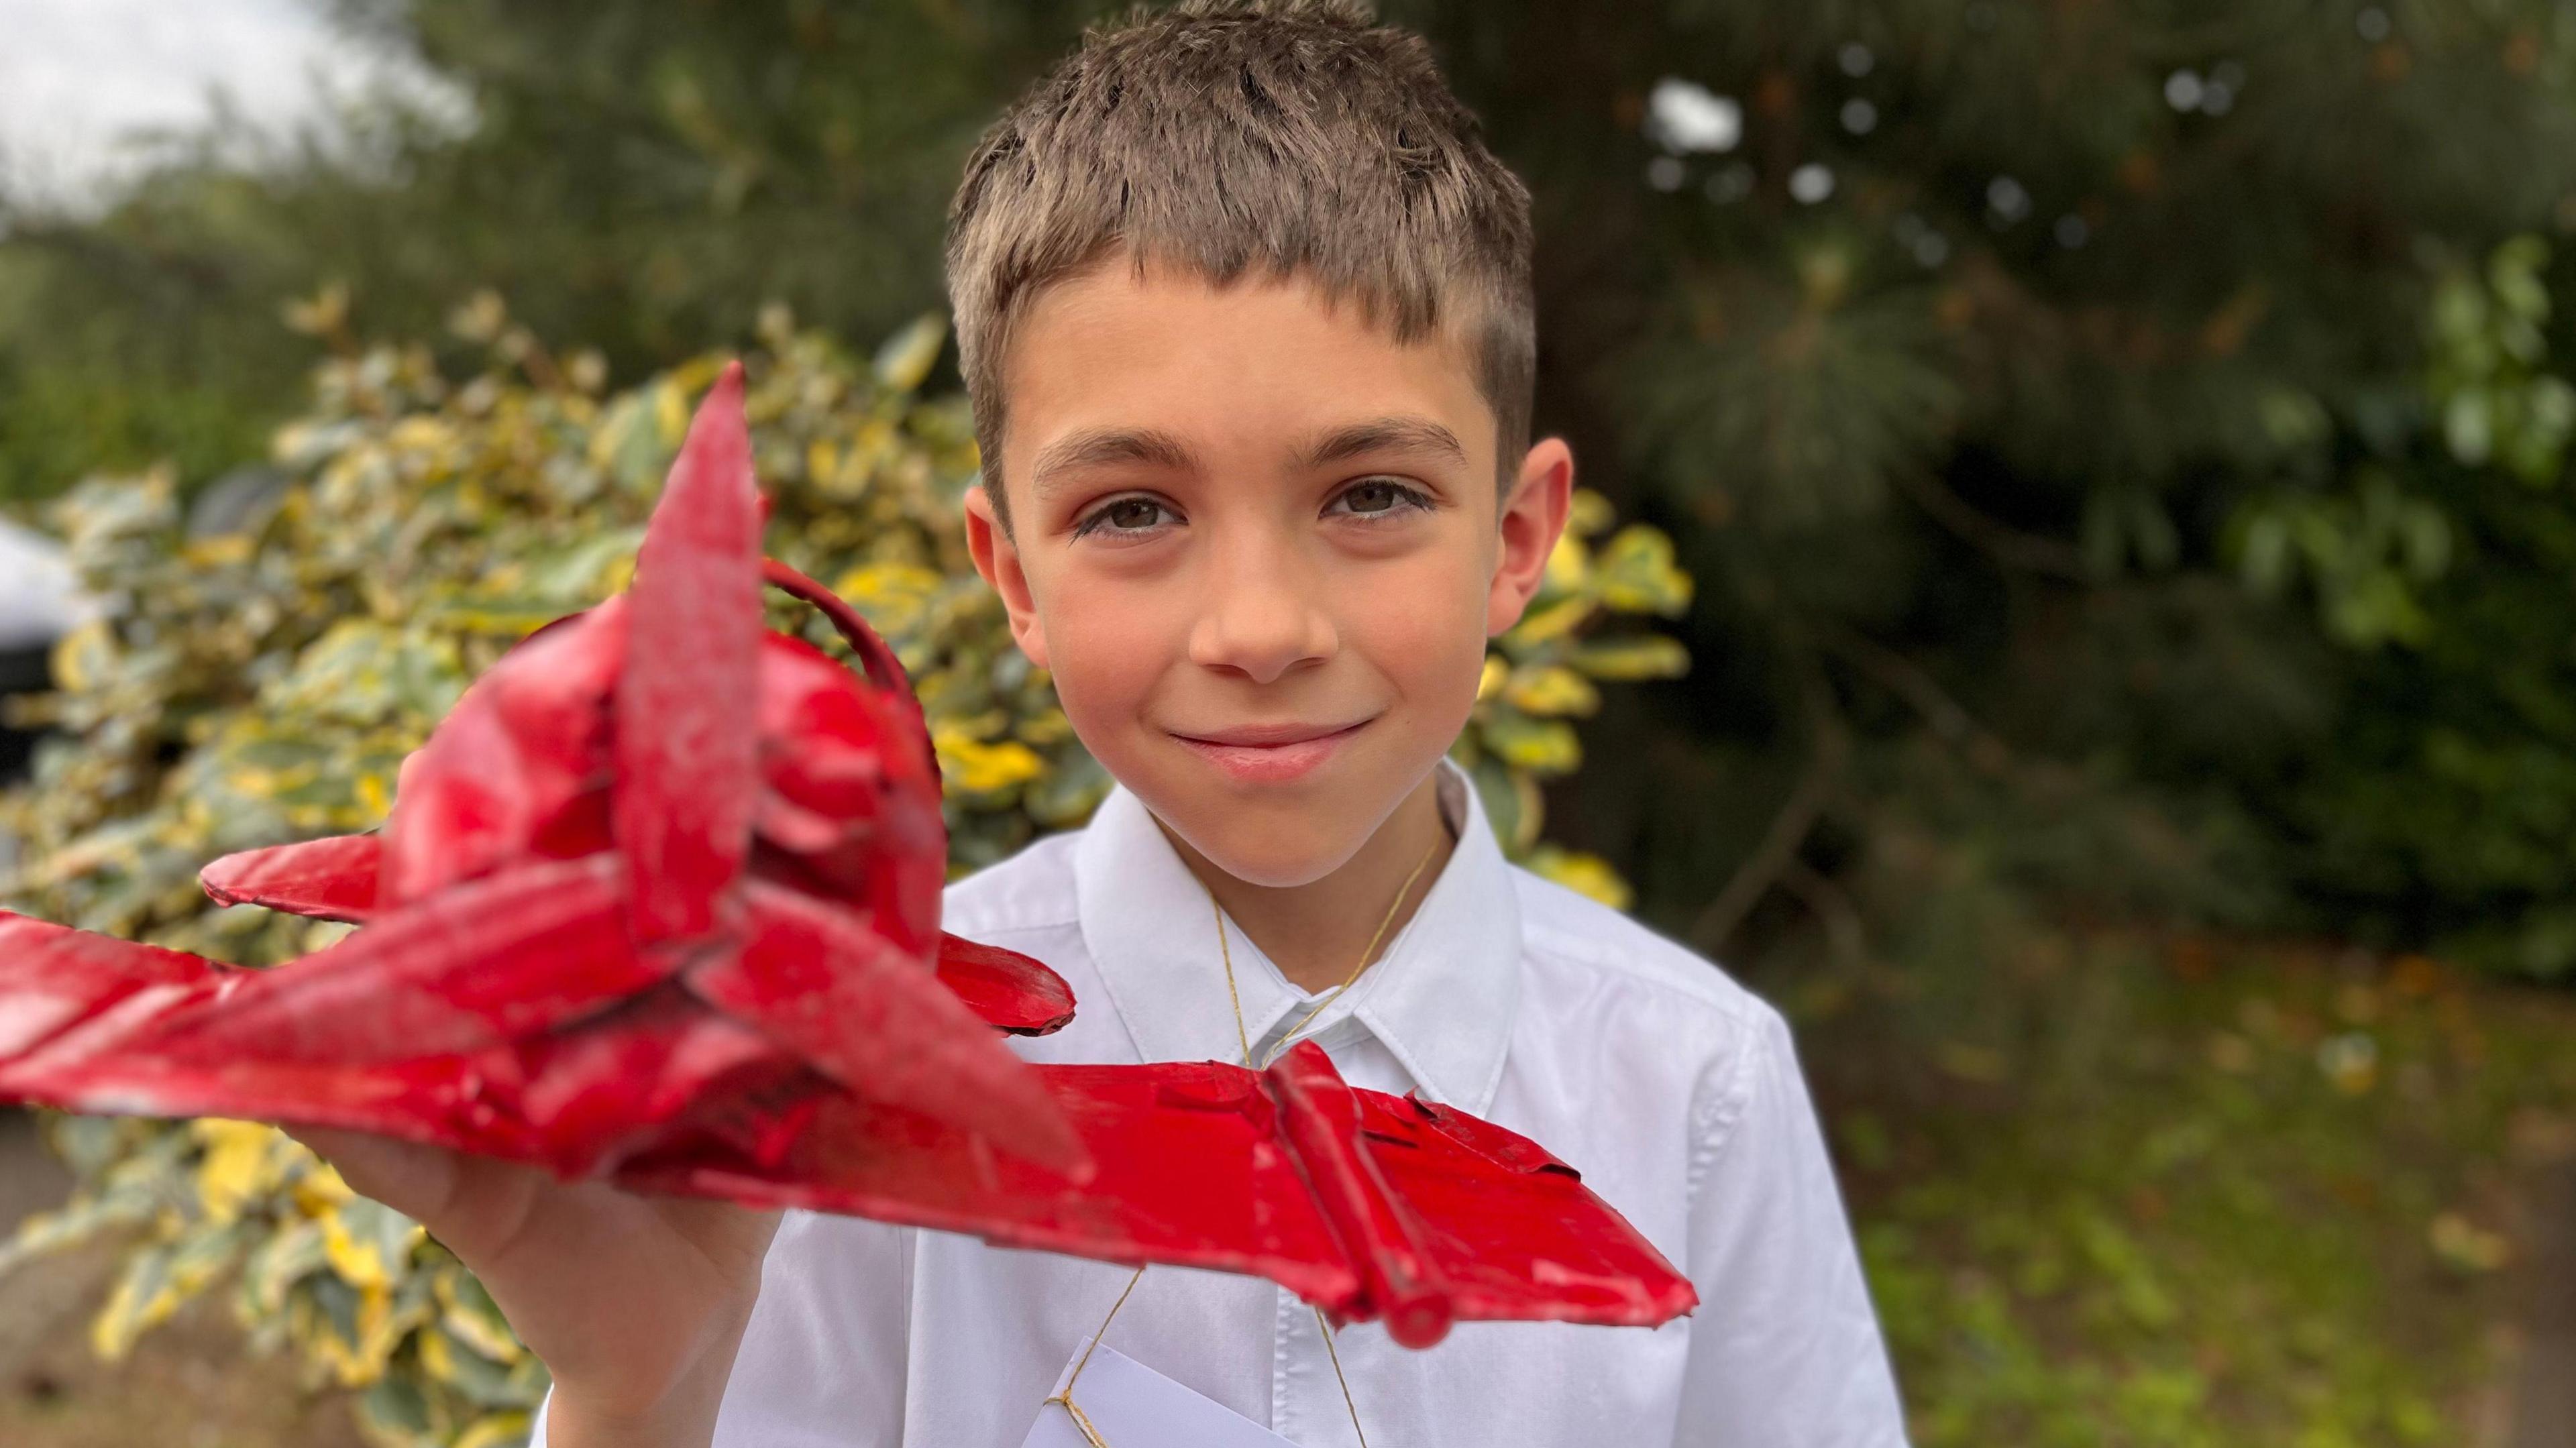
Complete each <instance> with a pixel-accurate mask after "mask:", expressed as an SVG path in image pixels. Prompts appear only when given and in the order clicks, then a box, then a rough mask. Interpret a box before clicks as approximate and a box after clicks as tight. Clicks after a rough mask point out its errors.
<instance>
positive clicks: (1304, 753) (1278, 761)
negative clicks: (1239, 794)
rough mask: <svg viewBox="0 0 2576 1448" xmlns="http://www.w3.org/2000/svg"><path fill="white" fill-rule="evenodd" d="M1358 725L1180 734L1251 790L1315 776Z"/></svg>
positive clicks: (1246, 728) (1266, 727)
mask: <svg viewBox="0 0 2576 1448" xmlns="http://www.w3.org/2000/svg"><path fill="white" fill-rule="evenodd" d="M1367 723H1368V721H1367V720H1366V719H1362V720H1360V721H1359V722H1358V723H1356V724H1341V725H1334V724H1258V725H1244V726H1241V727H1238V728H1233V729H1223V730H1217V731H1213V732H1211V733H1207V734H1181V733H1174V734H1173V735H1172V737H1173V738H1175V739H1177V740H1179V741H1181V743H1183V744H1185V745H1188V746H1189V747H1190V749H1192V750H1193V751H1195V752H1196V753H1197V754H1198V755H1199V757H1200V758H1202V759H1205V760H1207V761H1208V762H1209V763H1210V764H1213V765H1215V766H1216V767H1217V768H1219V769H1222V770H1224V771H1225V772H1226V773H1228V774H1231V775H1233V776H1234V777H1235V778H1237V779H1239V780H1242V781H1244V782H1245V783H1248V784H1278V783H1282V782H1285V781H1287V780H1291V779H1295V778H1297V777H1298V776H1300V775H1303V774H1306V773H1308V772H1310V771H1312V770H1313V769H1314V768H1315V767H1316V766H1317V765H1319V764H1322V763H1323V762H1324V761H1325V760H1327V759H1329V758H1331V757H1332V756H1333V753H1334V751H1336V750H1338V749H1340V748H1341V747H1342V745H1343V744H1344V743H1345V742H1346V741H1348V740H1349V739H1350V737H1351V736H1352V735H1354V734H1357V733H1358V732H1359V731H1360V730H1361V729H1362V728H1363V727H1364V726H1366V725H1367Z"/></svg>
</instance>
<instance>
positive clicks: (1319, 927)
mask: <svg viewBox="0 0 2576 1448" xmlns="http://www.w3.org/2000/svg"><path fill="white" fill-rule="evenodd" d="M1439 790H1440V778H1439V774H1438V772H1437V771H1436V770H1435V771H1434V772H1432V773H1430V774H1427V775H1425V776H1423V780H1422V783H1421V784H1420V785H1418V786H1416V787H1415V788H1414V790H1413V792H1412V793H1410V794H1408V795H1406V796H1405V797H1404V800H1403V802H1402V803H1399V804H1398V805H1397V806H1396V807H1395V809H1394V810H1393V811H1392V812H1390V813H1389V814H1388V815H1387V817H1386V822H1385V823H1383V824H1381V825H1379V826H1378V828H1377V833H1375V834H1373V835H1371V836H1369V839H1368V842H1367V843H1366V844H1363V845H1361V846H1360V847H1359V849H1358V851H1356V852H1355V853H1353V854H1352V856H1351V857H1350V858H1349V859H1348V860H1346V861H1344V862H1343V863H1342V865H1341V867H1340V868H1339V869H1336V870H1334V871H1333V872H1332V873H1331V874H1328V875H1325V876H1324V877H1322V878H1321V879H1317V880H1313V881H1309V882H1308V883H1306V884H1303V885H1286V886H1276V885H1255V884H1253V883H1251V882H1249V881H1246V880H1240V879H1237V878H1236V877H1234V876H1232V875H1229V874H1227V873H1226V872H1225V871H1224V870H1222V869H1220V868H1218V867H1217V865H1216V864H1215V863H1214V862H1212V861H1210V860H1209V859H1208V858H1207V857H1206V856H1204V855H1201V854H1200V853H1199V852H1198V851H1197V850H1195V849H1192V848H1191V847H1190V845H1189V842H1188V841H1186V840H1183V839H1182V838H1180V837H1179V836H1178V835H1176V834H1174V833H1173V832H1172V831H1171V830H1170V829H1168V828H1166V829H1164V830H1163V835H1164V837H1165V838H1166V839H1169V840H1170V841H1171V842H1172V848H1173V849H1174V850H1175V851H1177V852H1179V854H1180V857H1181V862H1182V863H1183V864H1186V865H1188V866H1189V868H1190V873H1192V874H1194V875H1196V876H1198V877H1199V879H1200V881H1201V882H1202V883H1204V884H1205V885H1206V886H1207V888H1208V891H1209V893H1210V894H1213V895H1214V896H1216V900H1217V904H1219V905H1220V906H1222V907H1224V909H1225V913H1226V915H1227V916H1228V917H1230V918H1231V919H1232V920H1233V921H1234V923H1235V925H1236V926H1237V927H1238V928H1239V929H1241V930H1242V931H1243V933H1244V934H1245V935H1246V936H1249V937H1250V938H1251V940H1252V943H1253V944H1255V945H1258V946H1260V947H1261V950H1262V953H1263V954H1265V955H1267V956H1269V957H1270V961H1271V963H1272V964H1273V965H1276V966H1278V967H1279V973H1280V974H1281V975H1284V976H1286V977H1287V978H1288V979H1289V981H1290V982H1292V983H1293V984H1295V985H1296V986H1297V987H1298V988H1299V989H1301V990H1305V991H1308V992H1319V991H1327V990H1330V989H1332V988H1333V987H1334V986H1337V985H1340V984H1341V983H1342V982H1343V981H1345V980H1347V979H1349V978H1350V976H1351V970H1352V967H1353V966H1355V965H1357V964H1358V963H1359V958H1360V952H1361V951H1362V950H1363V949H1365V948H1367V946H1368V943H1369V937H1370V936H1371V935H1373V934H1375V933H1376V932H1377V928H1378V922H1379V921H1381V920H1386V921H1387V926H1386V934H1385V935H1383V936H1381V937H1380V938H1379V940H1378V943H1377V949H1376V950H1375V952H1373V954H1372V956H1371V958H1372V959H1375V958H1377V957H1380V956H1383V955H1385V954H1386V950H1387V947H1388V945H1390V944H1391V943H1392V942H1393V941H1394V940H1395V937H1396V935H1397V934H1398V933H1400V932H1401V931H1402V930H1403V929H1404V923H1405V922H1406V921H1408V920H1410V919H1412V918H1413V912H1414V911H1415V910H1417V909H1420V908H1421V905H1422V899H1423V897H1424V896H1426V895H1428V894H1430V893H1431V886H1432V883H1433V882H1434V881H1436V880H1438V879H1439V878H1440V870H1441V867H1442V866H1443V865H1445V864H1447V863H1448V859H1449V852H1450V850H1452V849H1453V848H1455V846H1456V844H1457V840H1456V838H1455V837H1454V836H1452V835H1451V834H1450V832H1449V824H1448V821H1447V820H1446V819H1445V818H1443V817H1442V815H1441V812H1440V792H1439ZM1155 823H1156V824H1157V825H1160V824H1161V821H1160V820H1157V821H1156V822H1155ZM1426 854H1427V855H1428V856H1429V863H1427V864H1425V863H1423V862H1424V857H1425V856H1426ZM1417 864H1421V865H1422V870H1421V873H1420V874H1414V869H1413V867H1414V866H1415V865H1417ZM1407 875H1413V876H1414V878H1413V884H1412V888H1410V889H1408V890H1406V891H1405V892H1404V900H1403V902H1402V903H1401V904H1397V903H1396V900H1395V891H1396V887H1397V886H1398V885H1400V884H1402V883H1403V882H1404V878H1405V876H1407ZM1389 905H1394V906H1395V915H1394V917H1393V918H1392V919H1389V918H1388V916H1387V907H1388V906H1389ZM1208 943H1209V947H1210V949H1209V961H1208V966H1209V969H1211V970H1214V969H1215V968H1216V959H1215V955H1216V952H1215V949H1214V947H1215V944H1216V942H1215V941H1214V940H1210V941H1209V942H1208Z"/></svg>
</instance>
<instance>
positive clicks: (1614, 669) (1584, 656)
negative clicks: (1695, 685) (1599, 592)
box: [1566, 634, 1690, 682]
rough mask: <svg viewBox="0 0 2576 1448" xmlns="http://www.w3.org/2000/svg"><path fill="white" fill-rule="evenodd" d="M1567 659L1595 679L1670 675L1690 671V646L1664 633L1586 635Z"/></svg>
mask: <svg viewBox="0 0 2576 1448" xmlns="http://www.w3.org/2000/svg"><path fill="white" fill-rule="evenodd" d="M1566 662H1567V663H1569V664H1571V665H1573V666H1574V667H1575V668H1578V669H1581V670H1582V671H1583V672H1585V673H1587V674H1590V675H1591V676H1592V677H1594V678H1596V679H1608V680H1612V681H1614V682H1630V681H1634V680H1639V679H1672V678H1679V677H1680V676H1681V675H1683V674H1686V673H1688V672H1690V650H1688V649H1686V648H1683V647H1682V643H1681V640H1679V639H1676V638H1670V637H1667V636H1666V635H1663V634H1631V635H1628V636H1627V637H1625V638H1608V639H1587V640H1585V641H1584V642H1582V643H1580V644H1577V645H1575V647H1574V650H1573V652H1571V653H1570V654H1568V655H1566Z"/></svg>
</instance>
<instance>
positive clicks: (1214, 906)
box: [1046, 815, 1450, 1448]
mask: <svg viewBox="0 0 2576 1448" xmlns="http://www.w3.org/2000/svg"><path fill="white" fill-rule="evenodd" d="M1449 842H1450V830H1449V821H1448V818H1447V816H1445V815H1444V816H1442V818H1441V821H1440V838H1438V839H1435V840H1433V841H1432V842H1431V848H1429V849H1427V850H1424V851H1423V852H1422V858H1421V859H1419V860H1416V861H1415V862H1414V864H1413V870H1412V872H1411V873H1410V874H1407V875H1406V876H1405V877H1404V883H1403V884H1402V885H1399V886H1397V887H1396V891H1395V899H1393V900H1392V901H1390V902H1388V904H1387V907H1386V914H1384V915H1383V916H1380V917H1379V918H1378V922H1377V929H1376V930H1374V931H1372V932H1370V934H1369V938H1368V944H1366V945H1364V946H1362V947H1360V958H1359V963H1358V964H1357V965H1354V966H1352V967H1351V973H1350V974H1349V975H1346V976H1344V977H1342V983H1341V984H1340V985H1337V986H1335V987H1333V988H1332V989H1331V990H1329V991H1327V992H1325V993H1324V998H1323V999H1322V1000H1319V1001H1317V1002H1315V1004H1314V1005H1313V1006H1311V1007H1309V1008H1308V1009H1307V1011H1306V1013H1305V1014H1304V1015H1302V1016H1299V1017H1298V1018H1297V1020H1296V1023H1295V1024H1293V1025H1291V1026H1290V1027H1289V1028H1288V1029H1287V1031H1286V1032H1284V1033H1283V1034H1282V1035H1281V1036H1280V1037H1279V1044H1277V1045H1275V1046H1273V1047H1271V1048H1270V1054H1269V1055H1267V1056H1266V1057H1264V1058H1263V1059H1262V1062H1261V1064H1262V1065H1263V1066H1267V1065H1269V1064H1270V1063H1271V1062H1272V1061H1276V1060H1278V1059H1279V1054H1280V1053H1281V1052H1282V1051H1285V1050H1287V1049H1288V1047H1289V1046H1290V1045H1291V1044H1292V1043H1293V1042H1295V1041H1296V1039H1297V1033H1298V1032H1299V1031H1302V1030H1304V1029H1306V1026H1307V1024H1308V1023H1309V1022H1311V1021H1313V1020H1314V1019H1315V1017H1317V1016H1319V1015H1322V1014H1323V1013H1324V1010H1325V1008H1326V1007H1328V1006H1330V1005H1331V1004H1332V1003H1333V1002H1335V1001H1337V1000H1340V999H1341V998H1342V993H1343V992H1344V991H1347V990H1349V989H1350V988H1351V987H1352V986H1354V985H1356V984H1358V983H1359V978H1360V975H1361V973H1362V972H1364V971H1366V970H1367V969H1368V968H1369V958H1370V957H1371V956H1373V955H1375V954H1377V943H1378V942H1379V941H1381V940H1384V939H1385V938H1386V930H1387V927H1388V926H1390V925H1392V924H1394V923H1395V916H1396V912H1397V911H1399V910H1402V909H1403V908H1404V900H1405V897H1406V896H1408V895H1410V894H1412V893H1413V882H1414V881H1416V880H1419V879H1421V878H1422V872H1423V871H1424V870H1425V869H1427V868H1429V867H1430V864H1431V857H1432V856H1433V855H1436V854H1438V853H1440V847H1441V846H1442V845H1443V844H1446V843H1449ZM1199 888H1200V889H1202V890H1207V897H1208V909H1209V910H1210V911H1212V912H1214V913H1215V915H1216V949H1217V958H1218V959H1220V960H1222V961H1224V962H1225V998H1226V1002H1227V1004H1229V1005H1231V1006H1233V1007H1234V1039H1235V1043H1236V1044H1237V1045H1238V1046H1240V1047H1241V1048H1242V1050H1243V1064H1244V1065H1245V1066H1247V1067H1253V1062H1252V1040H1251V1037H1250V1036H1249V1035H1248V1034H1247V1033H1246V1032H1245V1030H1244V1026H1243V995H1242V993H1241V992H1240V991H1238V990H1237V989H1236V988H1235V983H1234V951H1233V949H1232V948H1231V947H1230V946H1228V945H1227V944H1226V938H1225V933H1226V932H1225V907H1224V906H1223V905H1220V904H1218V903H1217V898H1216V892H1215V891H1214V890H1208V889H1207V882H1206V881H1205V880H1201V881H1200V882H1199ZM1253 1069H1256V1070H1257V1069H1259V1068H1258V1067H1253ZM1144 1277H1145V1269H1144V1268H1142V1267H1139V1268H1137V1269H1136V1271H1135V1274H1134V1275H1133V1276H1131V1277H1129V1278H1128V1279H1127V1285H1126V1287H1125V1288H1123V1289H1121V1290H1120V1291H1119V1293H1118V1300H1117V1301H1116V1302H1113V1303H1111V1304H1110V1305H1109V1315H1108V1316H1107V1317H1104V1318H1102V1319H1100V1326H1099V1328H1098V1329H1097V1330H1095V1331H1094V1332H1093V1333H1092V1334H1091V1341H1090V1342H1089V1343H1087V1344H1085V1345H1084V1346H1083V1349H1082V1356H1081V1357H1080V1358H1078V1359H1076V1360H1075V1361H1074V1364H1073V1371H1072V1372H1071V1373H1069V1374H1067V1375H1066V1376H1065V1380H1064V1388H1063V1389H1062V1391H1060V1392H1058V1393H1056V1394H1055V1395H1054V1396H1052V1397H1050V1398H1048V1399H1047V1400H1046V1401H1047V1402H1048V1403H1052V1404H1054V1405H1056V1406H1057V1407H1060V1408H1062V1409H1064V1411H1065V1413H1066V1415H1067V1416H1068V1417H1070V1418H1072V1419H1073V1425H1074V1426H1075V1427H1076V1428H1079V1429H1081V1430H1082V1438H1083V1441H1084V1442H1085V1443H1088V1444H1089V1445H1091V1448H1109V1440H1108V1439H1106V1438H1103V1437H1101V1436H1100V1430H1099V1429H1098V1428H1097V1427H1094V1426H1093V1425H1092V1422H1091V1415H1090V1414H1088V1413H1086V1412H1084V1411H1082V1406H1081V1405H1080V1404H1079V1403H1076V1402H1075V1401H1074V1400H1073V1385H1074V1384H1075V1383H1078V1382H1080V1381H1082V1370H1083V1369H1084V1368H1087V1367H1089V1366H1091V1354H1092V1353H1093V1352H1094V1351H1095V1350H1097V1349H1098V1348H1099V1346H1100V1340H1101V1339H1102V1338H1104V1337H1106V1336H1108V1335H1109V1324H1110V1323H1111V1322H1113V1321H1115V1320H1116V1319H1117V1317H1118V1309H1119V1308H1122V1307H1125V1306H1126V1305H1127V1299H1128V1297H1129V1296H1130V1295H1131V1294H1132V1293H1134V1292H1135V1290H1136V1284H1137V1283H1138V1282H1140V1281H1143V1280H1144ZM1314 1313H1315V1330H1316V1331H1317V1332H1319V1333H1321V1334H1323V1338H1324V1355H1325V1357H1327V1358H1329V1359H1331V1361H1332V1364H1333V1381H1334V1382H1336V1383H1339V1384H1341V1388H1342V1406H1343V1407H1344V1408H1345V1409H1347V1410H1349V1412H1350V1415H1351V1431H1352V1432H1353V1433H1356V1434H1358V1435H1359V1440H1360V1448H1368V1430H1367V1429H1366V1428H1363V1427H1361V1426H1360V1408H1359V1402H1358V1400H1357V1399H1354V1398H1353V1397H1352V1396H1351V1380H1350V1379H1349V1378H1347V1377H1345V1376H1343V1375H1342V1354H1341V1350H1340V1349H1338V1348H1336V1347H1334V1346H1333V1325H1332V1324H1331V1323H1329V1322H1327V1321H1325V1320H1324V1309H1322V1308H1320V1307H1317V1308H1315V1309H1314Z"/></svg>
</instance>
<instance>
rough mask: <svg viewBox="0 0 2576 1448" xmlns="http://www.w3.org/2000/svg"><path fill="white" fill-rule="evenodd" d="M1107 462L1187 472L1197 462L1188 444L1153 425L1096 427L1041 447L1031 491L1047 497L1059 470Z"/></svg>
mask: <svg viewBox="0 0 2576 1448" xmlns="http://www.w3.org/2000/svg"><path fill="white" fill-rule="evenodd" d="M1108 463H1145V464H1148V465H1151V466H1153V467H1158V468H1168V469H1171V470H1172V471H1174V472H1187V471H1190V470H1192V469H1194V468H1195V467H1196V466H1197V459H1196V458H1194V457H1192V456H1191V454H1190V450H1189V447H1188V446H1187V445H1186V444H1184V443H1183V442H1182V441H1181V440H1180V439H1179V438H1176V437H1174V436H1172V435H1171V434H1170V433H1168V432H1158V431H1156V430H1155V429H1153V428H1150V427H1095V428H1087V429H1085V430H1083V431H1081V432H1077V433H1073V434H1070V435H1068V436H1065V437H1060V438H1057V439H1056V440H1055V441H1053V442H1051V443H1048V444H1047V445H1046V446H1045V447H1043V448H1041V449H1039V450H1038V455H1037V460H1036V461H1035V462H1033V463H1031V464H1030V465H1029V491H1030V492H1031V493H1033V494H1035V495H1037V496H1039V497H1044V496H1045V495H1046V494H1047V493H1048V492H1050V491H1052V489H1051V488H1050V487H1049V484H1050V483H1051V482H1052V481H1053V479H1054V478H1055V476H1056V474H1058V473H1068V472H1074V471H1077V470H1079V469H1082V468H1091V467H1099V466H1102V465H1103V464H1108Z"/></svg>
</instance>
